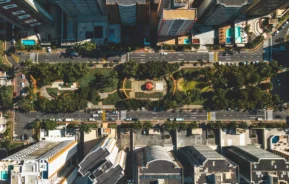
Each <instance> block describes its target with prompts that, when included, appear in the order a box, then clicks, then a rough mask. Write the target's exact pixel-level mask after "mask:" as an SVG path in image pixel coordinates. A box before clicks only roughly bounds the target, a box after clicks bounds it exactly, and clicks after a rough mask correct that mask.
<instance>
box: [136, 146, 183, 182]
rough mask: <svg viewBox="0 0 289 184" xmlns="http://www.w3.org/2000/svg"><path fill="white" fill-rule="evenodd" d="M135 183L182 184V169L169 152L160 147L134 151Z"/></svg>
mask: <svg viewBox="0 0 289 184" xmlns="http://www.w3.org/2000/svg"><path fill="white" fill-rule="evenodd" d="M135 155H136V161H137V163H136V164H137V165H136V166H135V179H134V180H135V181H136V182H137V183H140V184H151V183H166V184H182V183H184V176H183V174H184V173H183V167H182V165H181V164H180V163H179V162H178V161H177V160H176V158H175V157H174V155H173V154H172V153H171V152H168V151H167V150H166V149H165V148H164V147H162V146H156V145H155V146H148V147H145V148H141V149H138V150H136V153H135Z"/></svg>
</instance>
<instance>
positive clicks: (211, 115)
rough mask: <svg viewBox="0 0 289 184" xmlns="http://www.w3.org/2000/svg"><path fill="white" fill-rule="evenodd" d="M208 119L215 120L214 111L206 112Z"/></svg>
mask: <svg viewBox="0 0 289 184" xmlns="http://www.w3.org/2000/svg"><path fill="white" fill-rule="evenodd" d="M207 120H208V121H216V112H208V113H207Z"/></svg>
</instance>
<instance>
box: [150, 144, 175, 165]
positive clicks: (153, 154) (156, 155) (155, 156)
mask: <svg viewBox="0 0 289 184" xmlns="http://www.w3.org/2000/svg"><path fill="white" fill-rule="evenodd" d="M144 151H145V156H146V161H147V162H151V161H155V160H167V161H169V162H173V159H172V157H171V156H170V155H169V154H168V152H167V151H166V149H165V148H164V147H161V146H149V147H146V148H145V150H144Z"/></svg>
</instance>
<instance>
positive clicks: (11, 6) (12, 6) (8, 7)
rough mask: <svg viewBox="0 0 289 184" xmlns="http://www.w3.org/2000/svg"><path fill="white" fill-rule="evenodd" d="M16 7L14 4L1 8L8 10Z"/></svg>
mask: <svg viewBox="0 0 289 184" xmlns="http://www.w3.org/2000/svg"><path fill="white" fill-rule="evenodd" d="M16 7H17V5H16V4H10V5H6V6H3V8H4V9H6V10H7V9H10V8H16Z"/></svg>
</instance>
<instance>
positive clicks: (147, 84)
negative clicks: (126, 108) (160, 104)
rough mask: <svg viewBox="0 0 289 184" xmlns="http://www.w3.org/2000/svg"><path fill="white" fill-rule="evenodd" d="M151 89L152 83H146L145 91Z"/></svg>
mask: <svg viewBox="0 0 289 184" xmlns="http://www.w3.org/2000/svg"><path fill="white" fill-rule="evenodd" d="M153 88H154V85H153V83H151V82H147V83H146V90H148V91H151V90H152V89H153Z"/></svg>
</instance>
